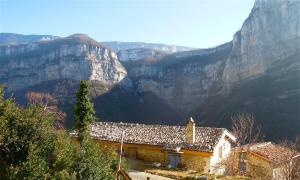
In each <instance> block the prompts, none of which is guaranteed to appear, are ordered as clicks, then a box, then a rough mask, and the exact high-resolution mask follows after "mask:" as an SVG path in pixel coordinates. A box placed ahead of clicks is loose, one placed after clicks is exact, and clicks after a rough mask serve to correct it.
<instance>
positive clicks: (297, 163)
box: [278, 136, 300, 180]
mask: <svg viewBox="0 0 300 180" xmlns="http://www.w3.org/2000/svg"><path fill="white" fill-rule="evenodd" d="M279 144H280V145H281V146H283V147H285V148H287V150H286V151H285V153H282V156H283V159H284V160H285V161H284V162H282V163H281V164H280V165H279V168H278V174H279V176H280V177H281V178H282V179H284V180H298V179H300V153H299V146H300V141H299V136H298V137H296V138H295V140H294V141H290V140H287V139H285V140H283V141H281V142H280V143H279Z"/></svg>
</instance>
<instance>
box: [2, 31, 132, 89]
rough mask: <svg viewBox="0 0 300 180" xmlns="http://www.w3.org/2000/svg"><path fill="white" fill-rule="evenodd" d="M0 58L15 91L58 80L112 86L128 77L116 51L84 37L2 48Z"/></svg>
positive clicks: (6, 80)
mask: <svg viewBox="0 0 300 180" xmlns="http://www.w3.org/2000/svg"><path fill="white" fill-rule="evenodd" d="M0 58H1V61H0V64H1V69H0V79H1V82H2V83H4V84H5V85H6V86H7V87H8V88H9V89H12V90H18V89H23V88H25V87H28V86H33V85H36V84H39V83H43V82H46V81H52V80H58V79H72V80H77V81H80V80H82V79H88V80H93V81H99V82H101V83H103V84H105V85H107V86H111V85H114V84H116V83H119V82H120V81H122V80H124V78H126V74H127V72H126V69H125V68H124V67H123V66H122V65H121V63H120V62H119V60H118V58H117V54H116V53H115V52H114V51H112V50H110V49H108V48H106V47H105V46H104V45H102V44H101V43H98V42H97V41H95V40H93V39H91V38H90V37H88V36H87V35H83V34H75V35H72V36H69V37H66V38H59V39H55V40H52V41H38V42H32V43H28V44H19V45H10V46H0ZM24 82H25V83H24Z"/></svg>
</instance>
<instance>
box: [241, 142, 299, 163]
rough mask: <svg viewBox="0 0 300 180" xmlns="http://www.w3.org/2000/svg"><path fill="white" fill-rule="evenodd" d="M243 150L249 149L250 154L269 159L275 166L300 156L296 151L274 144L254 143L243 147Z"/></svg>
mask: <svg viewBox="0 0 300 180" xmlns="http://www.w3.org/2000/svg"><path fill="white" fill-rule="evenodd" d="M243 148H244V149H245V148H247V149H249V150H250V152H252V153H255V154H257V155H259V156H262V157H264V158H266V159H268V160H269V161H271V162H272V163H273V164H275V165H277V164H280V163H282V162H285V161H287V160H289V159H292V158H294V157H296V156H300V153H298V152H296V151H293V150H291V149H289V148H286V147H283V146H280V145H277V144H273V143H271V142H261V143H254V144H250V145H245V146H243Z"/></svg>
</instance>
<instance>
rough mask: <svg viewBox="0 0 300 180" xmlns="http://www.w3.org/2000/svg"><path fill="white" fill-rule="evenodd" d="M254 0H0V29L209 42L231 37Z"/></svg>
mask: <svg viewBox="0 0 300 180" xmlns="http://www.w3.org/2000/svg"><path fill="white" fill-rule="evenodd" d="M253 4H254V0H106V1H105V0H60V1H59V0H23V1H22V0H0V32H12V33H19V34H51V35H58V36H68V35H71V34H74V33H85V34H88V35H89V36H91V37H92V38H94V39H96V40H98V41H129V42H132V41H142V42H154V43H166V44H176V45H184V46H191V47H198V48H205V47H211V46H215V45H218V44H222V43H224V42H227V41H230V40H232V36H233V34H234V33H235V32H236V31H237V30H239V29H240V28H241V26H242V23H243V21H244V20H245V19H246V18H247V16H248V15H249V13H250V11H251V8H252V6H253Z"/></svg>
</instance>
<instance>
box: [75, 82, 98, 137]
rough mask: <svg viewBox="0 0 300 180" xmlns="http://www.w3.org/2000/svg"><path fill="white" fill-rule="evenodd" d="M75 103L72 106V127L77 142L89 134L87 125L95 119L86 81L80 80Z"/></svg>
mask: <svg viewBox="0 0 300 180" xmlns="http://www.w3.org/2000/svg"><path fill="white" fill-rule="evenodd" d="M76 97H77V99H76V103H75V106H74V128H75V129H76V130H77V132H78V140H79V142H82V141H83V138H84V137H86V136H88V135H89V127H90V124H91V123H92V122H94V120H95V110H94V106H93V103H92V101H91V99H90V96H89V85H88V81H81V82H80V88H79V90H78V92H77V93H76Z"/></svg>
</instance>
